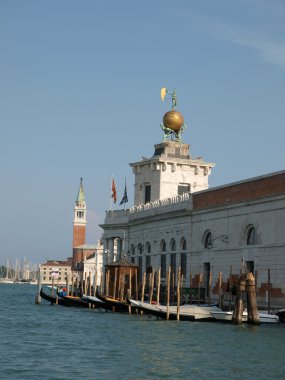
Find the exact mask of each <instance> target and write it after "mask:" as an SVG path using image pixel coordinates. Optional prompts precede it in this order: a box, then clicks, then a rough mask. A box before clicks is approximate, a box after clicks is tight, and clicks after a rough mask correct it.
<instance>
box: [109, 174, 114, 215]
mask: <svg viewBox="0 0 285 380" xmlns="http://www.w3.org/2000/svg"><path fill="white" fill-rule="evenodd" d="M112 183H113V174H112V175H111V186H110V189H111V194H110V207H109V210H111V207H112ZM112 209H113V207H112Z"/></svg>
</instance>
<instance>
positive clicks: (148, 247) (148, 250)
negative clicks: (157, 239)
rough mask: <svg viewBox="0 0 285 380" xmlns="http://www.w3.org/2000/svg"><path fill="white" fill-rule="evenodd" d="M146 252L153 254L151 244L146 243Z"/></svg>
mask: <svg viewBox="0 0 285 380" xmlns="http://www.w3.org/2000/svg"><path fill="white" fill-rule="evenodd" d="M146 251H147V253H151V246H150V244H149V242H147V243H146Z"/></svg>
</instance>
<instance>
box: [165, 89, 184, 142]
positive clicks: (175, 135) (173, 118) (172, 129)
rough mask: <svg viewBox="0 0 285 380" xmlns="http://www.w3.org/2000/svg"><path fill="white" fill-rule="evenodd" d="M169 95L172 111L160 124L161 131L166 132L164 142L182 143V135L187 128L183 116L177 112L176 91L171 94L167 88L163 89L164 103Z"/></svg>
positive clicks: (167, 113)
mask: <svg viewBox="0 0 285 380" xmlns="http://www.w3.org/2000/svg"><path fill="white" fill-rule="evenodd" d="M166 94H169V95H170V96H171V101H172V110H171V111H168V112H166V114H165V115H164V116H163V123H162V124H160V127H161V129H162V130H163V132H164V136H163V141H166V140H172V141H177V142H179V143H181V141H182V140H181V134H182V133H183V131H184V129H185V128H186V124H185V123H184V118H183V116H182V114H181V113H180V112H178V111H176V110H175V109H174V108H175V106H176V103H177V102H176V90H174V91H173V92H169V91H168V90H167V89H166V88H165V87H164V88H162V89H161V92H160V95H161V99H162V101H164V98H165V95H166Z"/></svg>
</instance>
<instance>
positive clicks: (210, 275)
mask: <svg viewBox="0 0 285 380" xmlns="http://www.w3.org/2000/svg"><path fill="white" fill-rule="evenodd" d="M212 278H213V272H210V274H209V284H208V305H209V306H210V305H211V295H212V294H211V293H212Z"/></svg>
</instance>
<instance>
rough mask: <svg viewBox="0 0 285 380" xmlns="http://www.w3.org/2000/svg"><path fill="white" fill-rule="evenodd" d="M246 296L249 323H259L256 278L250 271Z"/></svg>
mask: <svg viewBox="0 0 285 380" xmlns="http://www.w3.org/2000/svg"><path fill="white" fill-rule="evenodd" d="M245 290H246V298H247V323H249V324H251V325H258V324H259V314H258V310H257V302H256V291H255V280H254V276H253V274H252V273H251V272H250V273H248V274H247V275H246V288H245Z"/></svg>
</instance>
